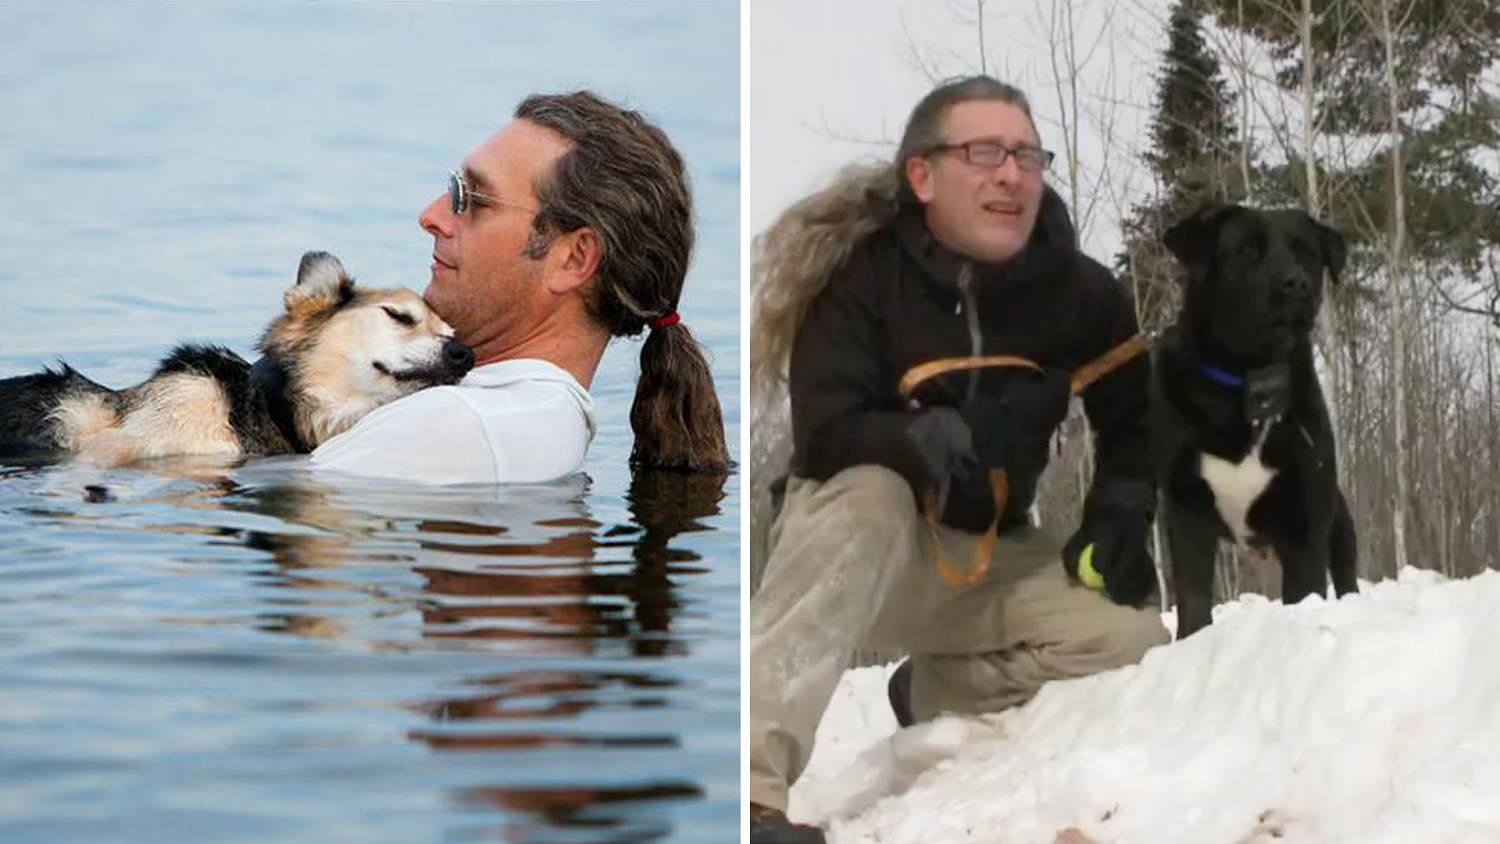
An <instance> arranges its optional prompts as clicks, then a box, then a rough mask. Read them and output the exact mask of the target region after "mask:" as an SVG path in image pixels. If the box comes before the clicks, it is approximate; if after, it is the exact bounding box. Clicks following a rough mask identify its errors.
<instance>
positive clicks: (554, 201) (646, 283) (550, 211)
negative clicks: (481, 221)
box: [516, 91, 730, 472]
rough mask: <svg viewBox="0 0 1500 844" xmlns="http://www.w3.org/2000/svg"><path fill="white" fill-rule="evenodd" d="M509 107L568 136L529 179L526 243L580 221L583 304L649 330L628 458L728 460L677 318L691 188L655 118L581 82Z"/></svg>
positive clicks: (689, 465)
mask: <svg viewBox="0 0 1500 844" xmlns="http://www.w3.org/2000/svg"><path fill="white" fill-rule="evenodd" d="M516 117H519V118H522V119H524V120H529V121H531V122H533V123H536V124H537V125H539V126H545V127H547V128H549V129H552V130H553V131H555V132H557V133H559V134H561V135H563V136H564V137H566V138H568V139H569V140H570V141H572V142H573V148H572V149H571V150H569V151H568V152H567V153H564V154H563V156H562V157H561V158H559V159H558V160H557V163H556V165H554V167H553V168H552V171H551V172H550V173H549V174H548V175H547V176H545V177H543V178H542V179H541V180H540V181H539V182H538V184H537V185H536V186H535V189H536V194H537V198H538V199H539V200H540V201H541V208H540V209H539V210H538V211H537V213H536V216H535V217H534V218H533V220H532V232H531V237H530V242H529V243H528V251H531V252H545V251H546V248H547V246H548V244H550V243H551V242H552V239H553V238H555V237H556V236H557V235H558V234H559V233H563V232H570V231H575V230H577V229H580V228H582V227H584V226H588V227H589V228H591V229H592V230H593V231H594V234H595V235H596V236H597V237H598V238H599V242H600V245H601V247H602V249H601V252H602V255H601V257H600V261H599V270H598V273H597V275H596V278H595V283H594V284H593V285H592V286H591V288H590V290H589V293H588V296H587V299H586V304H587V306H588V311H589V315H590V317H592V318H593V319H594V321H595V322H597V323H599V324H600V325H602V326H604V327H605V328H607V329H608V330H609V333H610V335H611V336H614V337H633V336H635V335H637V334H640V333H641V332H642V331H644V330H646V328H647V326H648V325H654V326H657V327H655V328H653V329H652V330H651V334H650V335H649V336H648V337H647V338H646V342H645V345H644V346H643V347H642V348H641V378H640V381H638V382H637V383H636V387H635V402H634V403H633V404H632V406H631V408H630V427H631V428H632V429H633V430H634V431H635V446H634V447H633V448H632V449H631V453H630V462H631V464H632V465H634V466H641V467H651V468H661V469H678V470H686V471H694V472H725V471H727V470H728V469H729V468H730V462H729V447H728V445H727V444H726V442H725V440H724V419H723V415H722V413H721V411H720V409H719V397H718V395H717V394H716V393H715V392H714V383H713V377H712V374H711V373H710V371H709V368H708V361H707V360H706V359H705V358H704V356H703V351H702V349H701V348H699V346H698V344H697V342H696V341H694V340H693V335H692V332H690V331H688V329H687V326H685V325H682V324H680V323H679V322H678V318H677V311H676V308H677V301H678V299H679V298H680V297H681V295H682V284H683V281H684V280H685V278H686V276H687V267H688V259H689V257H690V255H691V253H692V249H693V208H692V194H691V191H690V190H689V187H688V179H687V172H686V170H685V168H684V167H683V163H682V158H681V156H679V155H678V154H677V150H676V149H674V148H673V147H672V143H671V141H669V140H668V139H667V136H666V134H665V133H663V132H662V131H661V130H660V129H658V128H657V127H655V126H653V125H651V123H649V122H647V121H646V119H645V118H644V117H642V116H641V115H640V114H638V113H637V112H634V111H627V110H624V109H621V108H619V107H618V106H615V105H613V104H611V103H608V102H605V101H604V100H602V99H600V98H599V97H598V96H596V95H594V94H592V93H590V92H588V91H576V92H574V93H571V94H549V95H537V96H532V97H528V98H527V99H526V100H525V101H524V102H522V103H521V105H520V106H519V107H518V108H517V109H516Z"/></svg>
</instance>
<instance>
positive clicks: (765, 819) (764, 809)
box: [750, 803, 826, 844]
mask: <svg viewBox="0 0 1500 844" xmlns="http://www.w3.org/2000/svg"><path fill="white" fill-rule="evenodd" d="M825 840H826V839H824V838H823V830H821V829H818V828H817V827H815V826H803V825H802V824H796V823H792V822H791V821H789V820H787V819H786V813H784V812H778V811H776V810H775V809H772V808H771V807H769V806H762V805H760V804H759V803H751V804H750V844H823V842H824V841H825Z"/></svg>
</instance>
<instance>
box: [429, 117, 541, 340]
mask: <svg viewBox="0 0 1500 844" xmlns="http://www.w3.org/2000/svg"><path fill="white" fill-rule="evenodd" d="M568 149H569V142H568V140H567V139H566V138H564V137H563V136H562V135H560V134H558V133H556V132H554V131H552V130H551V129H546V128H544V127H541V126H538V125H536V124H535V123H531V122H529V121H526V120H519V119H518V120H513V121H511V122H510V123H509V124H508V125H506V126H505V128H503V129H501V130H500V131H499V132H496V133H495V134H494V135H492V136H491V137H490V138H489V140H486V141H485V142H484V143H482V144H480V145H479V147H478V148H476V149H475V150H474V151H473V152H471V153H469V155H468V157H467V158H465V159H464V162H463V166H462V167H460V168H459V173H460V175H461V176H462V177H463V178H464V180H465V181H466V182H467V184H468V187H469V188H470V189H471V190H472V191H473V192H474V193H476V194H481V195H483V196H485V197H491V198H493V199H494V200H495V201H494V202H488V201H486V200H485V199H474V200H473V201H471V202H470V203H469V207H468V209H467V210H465V211H463V212H461V213H458V214H455V213H453V209H452V205H451V202H450V199H449V195H448V194H447V193H443V194H442V195H440V196H438V197H437V198H436V199H434V200H433V201H432V202H430V203H428V205H427V207H426V208H424V209H423V210H422V214H421V216H420V217H419V218H418V222H419V223H420V224H421V226H422V228H423V229H425V230H426V231H427V232H428V233H430V234H431V235H432V239H433V243H432V278H431V280H430V281H429V282H428V283H427V289H426V290H425V291H424V292H423V294H422V298H423V299H425V300H427V303H428V304H429V305H431V306H432V309H433V310H435V311H436V312H437V313H438V315H439V316H441V317H442V318H443V319H444V320H445V321H446V322H447V323H448V324H449V325H451V326H453V329H454V332H455V333H456V334H457V336H458V339H459V340H461V341H463V342H465V343H468V344H469V345H478V344H479V343H483V342H490V341H494V340H497V339H498V340H499V341H500V342H501V345H506V344H507V343H506V341H507V340H509V341H513V340H514V339H518V338H520V337H521V336H524V334H525V332H526V330H527V327H528V326H534V325H536V324H537V323H539V322H540V321H541V318H542V317H543V316H544V315H545V313H546V310H547V309H548V308H552V307H555V306H556V304H557V303H556V301H555V300H556V298H557V297H554V296H550V295H549V294H548V292H547V290H546V288H545V287H544V285H543V283H542V267H543V262H542V261H539V260H532V259H531V258H528V257H526V255H525V246H526V240H527V236H528V235H529V234H530V232H531V221H532V217H533V215H534V213H535V211H536V208H537V207H538V201H537V197H536V193H535V191H534V190H533V185H535V184H536V181H537V180H538V178H539V177H540V176H541V175H542V174H544V173H546V172H548V170H549V169H550V168H551V167H552V165H553V164H554V163H555V162H556V161H557V159H558V158H559V157H561V156H562V155H563V154H564V153H566V152H567V151H568ZM502 203H503V204H502Z"/></svg>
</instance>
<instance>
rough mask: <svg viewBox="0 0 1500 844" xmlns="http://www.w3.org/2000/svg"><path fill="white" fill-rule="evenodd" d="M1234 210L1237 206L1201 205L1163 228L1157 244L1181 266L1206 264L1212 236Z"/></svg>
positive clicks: (1211, 247)
mask: <svg viewBox="0 0 1500 844" xmlns="http://www.w3.org/2000/svg"><path fill="white" fill-rule="evenodd" d="M1237 210H1239V206H1238V205H1225V204H1223V203H1221V202H1217V201H1212V200H1210V201H1209V202H1205V203H1204V204H1203V205H1201V206H1199V208H1198V210H1197V211H1194V212H1193V213H1191V214H1189V215H1188V216H1186V217H1184V218H1183V219H1181V220H1179V221H1178V222H1177V224H1176V225H1174V226H1172V227H1171V228H1169V229H1167V230H1166V232H1165V233H1164V234H1162V236H1161V241H1162V243H1164V244H1166V246H1167V249H1168V251H1170V252H1171V253H1172V254H1173V255H1175V256H1177V260H1179V261H1181V262H1182V263H1183V265H1184V266H1188V267H1192V266H1197V265H1199V264H1206V263H1208V259H1209V258H1210V257H1212V255H1213V249H1214V243H1215V242H1217V240H1218V239H1217V238H1216V237H1215V236H1214V235H1215V234H1217V233H1218V231H1219V226H1221V225H1223V223H1224V220H1225V219H1226V218H1228V217H1229V215H1230V214H1232V213H1234V212H1235V211H1237Z"/></svg>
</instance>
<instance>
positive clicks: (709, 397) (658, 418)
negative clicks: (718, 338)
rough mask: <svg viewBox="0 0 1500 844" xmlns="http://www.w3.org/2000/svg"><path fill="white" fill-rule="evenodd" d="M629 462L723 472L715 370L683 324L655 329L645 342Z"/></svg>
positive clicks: (724, 463)
mask: <svg viewBox="0 0 1500 844" xmlns="http://www.w3.org/2000/svg"><path fill="white" fill-rule="evenodd" d="M630 427H631V429H632V430H633V431H635V448H634V449H632V450H631V452H630V462H631V465H634V466H640V467H643V468H665V469H687V470H691V471H695V472H725V471H728V469H729V449H728V447H727V445H726V443H725V441H724V417H723V414H722V413H721V412H720V410H719V397H718V396H717V395H716V394H715V393H714V381H713V374H712V373H711V372H710V371H709V368H708V361H707V359H705V358H704V356H703V350H702V349H701V348H700V347H699V346H698V343H697V341H696V340H694V339H693V334H692V332H691V331H689V330H688V328H687V326H685V325H682V324H681V323H678V324H675V325H668V326H664V327H662V328H654V329H652V330H651V333H650V334H649V335H647V337H646V342H645V344H644V345H642V346H641V380H639V381H637V382H636V385H635V402H634V403H633V404H632V405H631V406H630Z"/></svg>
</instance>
